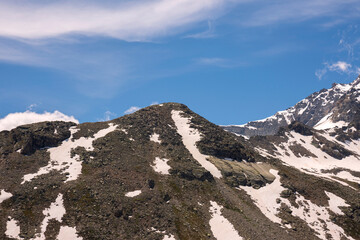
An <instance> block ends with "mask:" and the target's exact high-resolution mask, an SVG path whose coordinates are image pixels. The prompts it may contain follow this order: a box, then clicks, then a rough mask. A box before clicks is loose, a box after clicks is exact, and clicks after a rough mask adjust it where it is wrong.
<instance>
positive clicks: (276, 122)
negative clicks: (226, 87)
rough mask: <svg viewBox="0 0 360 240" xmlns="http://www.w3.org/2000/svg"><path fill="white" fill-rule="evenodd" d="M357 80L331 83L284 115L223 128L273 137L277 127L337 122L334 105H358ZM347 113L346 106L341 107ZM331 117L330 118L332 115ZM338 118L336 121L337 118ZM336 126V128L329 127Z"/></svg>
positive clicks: (279, 113)
mask: <svg viewBox="0 0 360 240" xmlns="http://www.w3.org/2000/svg"><path fill="white" fill-rule="evenodd" d="M359 89H360V76H359V77H358V78H357V79H356V80H354V81H353V82H352V83H349V84H338V83H334V84H333V85H332V87H331V88H329V89H322V90H320V91H318V92H315V93H313V94H311V95H309V96H308V97H307V98H305V99H303V100H301V101H300V102H298V103H297V104H295V105H294V106H293V107H290V108H288V109H286V110H284V111H279V112H277V113H276V114H274V115H273V116H270V117H268V118H266V119H263V120H258V121H252V122H249V123H247V124H244V125H230V126H223V128H224V129H225V130H227V131H230V132H233V133H236V134H240V135H244V136H248V137H249V136H256V135H273V134H276V132H277V131H278V130H279V128H280V127H283V126H287V125H289V124H290V123H291V122H293V121H298V122H302V123H304V124H306V125H308V126H311V127H314V126H316V125H319V123H320V122H321V121H322V120H324V118H325V117H327V116H330V115H332V116H331V118H335V119H336V118H341V117H339V115H337V114H335V112H339V111H338V110H336V109H338V105H339V104H340V103H341V105H342V106H343V107H345V105H344V104H349V101H345V102H344V101H343V99H347V98H349V99H352V101H353V102H354V101H355V102H359V101H360V97H359V95H360V91H358V90H359ZM345 108H346V109H349V108H350V106H347V107H345ZM333 113H334V114H333ZM337 116H338V117H337ZM350 116H351V117H352V116H353V115H352V114H350V115H349V114H346V117H347V121H348V122H350V121H351V119H350V118H351V117H350ZM324 121H325V120H324ZM329 126H339V125H331V124H330V125H329Z"/></svg>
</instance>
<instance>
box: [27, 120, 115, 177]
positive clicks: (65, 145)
mask: <svg viewBox="0 0 360 240" xmlns="http://www.w3.org/2000/svg"><path fill="white" fill-rule="evenodd" d="M116 127H117V126H116V125H114V124H112V123H110V124H109V127H108V128H105V129H102V130H100V131H99V132H97V133H96V134H94V137H93V138H85V137H81V138H79V139H76V140H74V141H71V140H70V139H72V136H73V135H74V134H75V133H76V132H77V131H78V129H76V127H71V128H70V132H71V136H70V138H69V139H67V140H65V141H63V142H62V144H61V145H60V146H58V147H53V148H49V149H48V152H49V153H50V162H49V163H48V165H47V166H45V167H41V168H40V169H39V170H38V172H36V173H31V174H27V175H25V176H24V177H23V178H24V180H23V181H22V183H21V184H24V183H25V182H28V181H31V180H32V179H34V178H35V177H37V176H40V175H43V174H47V173H49V172H50V171H53V170H56V171H62V172H63V173H67V174H68V175H67V176H66V177H67V179H66V181H65V182H68V181H72V180H76V179H77V178H78V177H79V175H80V174H81V168H82V163H81V161H80V158H79V156H78V155H75V156H74V157H71V150H73V149H75V148H77V147H84V148H85V149H86V150H87V151H93V150H94V147H93V146H92V143H93V142H94V141H95V140H96V139H99V138H102V137H104V136H106V135H107V134H108V133H110V132H113V131H115V129H116Z"/></svg>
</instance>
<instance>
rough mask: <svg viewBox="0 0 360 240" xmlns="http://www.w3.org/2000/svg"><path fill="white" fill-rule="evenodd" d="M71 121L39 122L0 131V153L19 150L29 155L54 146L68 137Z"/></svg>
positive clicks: (72, 124)
mask: <svg viewBox="0 0 360 240" xmlns="http://www.w3.org/2000/svg"><path fill="white" fill-rule="evenodd" d="M74 125H76V124H75V123H71V122H60V121H59V122H41V123H35V124H29V125H23V126H19V127H17V128H15V129H12V130H11V131H2V132H0V139H1V140H0V154H8V153H10V152H15V151H19V152H20V153H21V154H24V155H30V154H32V153H34V152H35V151H36V150H38V149H41V148H44V147H55V146H57V145H58V144H59V143H61V142H62V141H64V140H65V139H67V138H69V137H70V131H69V128H70V127H71V126H74Z"/></svg>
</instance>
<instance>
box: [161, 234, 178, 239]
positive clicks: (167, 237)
mask: <svg viewBox="0 0 360 240" xmlns="http://www.w3.org/2000/svg"><path fill="white" fill-rule="evenodd" d="M163 240H176V238H175V236H174V235H172V234H168V235H165V236H164V238H163Z"/></svg>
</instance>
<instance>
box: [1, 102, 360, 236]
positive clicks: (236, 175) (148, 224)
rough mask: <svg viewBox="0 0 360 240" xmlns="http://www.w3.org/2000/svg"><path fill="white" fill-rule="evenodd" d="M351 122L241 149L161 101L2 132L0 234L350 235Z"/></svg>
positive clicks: (355, 185) (353, 202)
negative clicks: (120, 112) (119, 113)
mask: <svg viewBox="0 0 360 240" xmlns="http://www.w3.org/2000/svg"><path fill="white" fill-rule="evenodd" d="M346 101H347V100H344V104H345V102H346ZM339 111H340V109H339ZM339 111H338V112H339ZM332 116H334V117H335V116H338V114H337V112H334V113H333V115H332ZM354 118H355V117H354ZM345 120H346V119H340V120H339V121H345ZM346 121H347V120H346ZM358 123H359V121H357V120H352V122H351V125H349V126H347V127H344V128H333V129H332V130H326V131H325V130H314V129H312V128H309V127H306V126H304V125H302V124H300V123H294V124H292V125H290V126H289V127H287V128H282V129H281V131H280V132H279V134H278V135H276V136H271V137H256V138H251V139H250V140H249V141H247V140H245V139H244V138H242V137H238V136H235V135H233V134H231V133H229V132H226V131H224V130H223V129H222V128H220V127H219V126H216V125H214V124H212V123H210V122H208V121H207V120H206V119H204V118H202V117H201V116H199V115H197V114H195V113H193V112H192V111H191V110H189V109H188V108H187V107H186V106H184V105H181V104H177V103H166V104H160V105H155V106H150V107H147V108H144V109H141V110H139V111H138V112H135V113H133V114H130V115H126V116H124V117H121V118H118V119H115V120H112V121H108V122H98V123H83V124H78V125H76V124H73V123H64V122H45V123H37V124H31V125H26V126H21V127H18V128H16V129H13V130H11V131H3V132H1V133H0V176H1V181H0V238H1V239H31V240H32V239H59V240H65V239H66V240H67V239H84V240H87V239H178V240H180V239H191V240H193V239H218V240H222V239H226V240H228V239H234V240H237V239H256V240H258V239H280V240H281V239H284V240H285V239H286V240H288V239H360V230H359V229H360V228H359V226H360V185H359V184H360V181H359V180H360V169H359V167H358V166H359V161H360V160H359V145H358V144H360V142H359V140H358V139H359V137H360V136H359V134H360V132H359V129H360V125H359V124H358ZM343 129H344V130H343ZM342 130H343V131H342ZM294 141H296V142H298V143H300V144H295V143H294ZM293 143H294V144H293ZM315 150H316V151H315ZM298 162H301V163H303V166H300V164H298ZM307 163H309V164H307ZM313 163H317V165H313Z"/></svg>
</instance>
